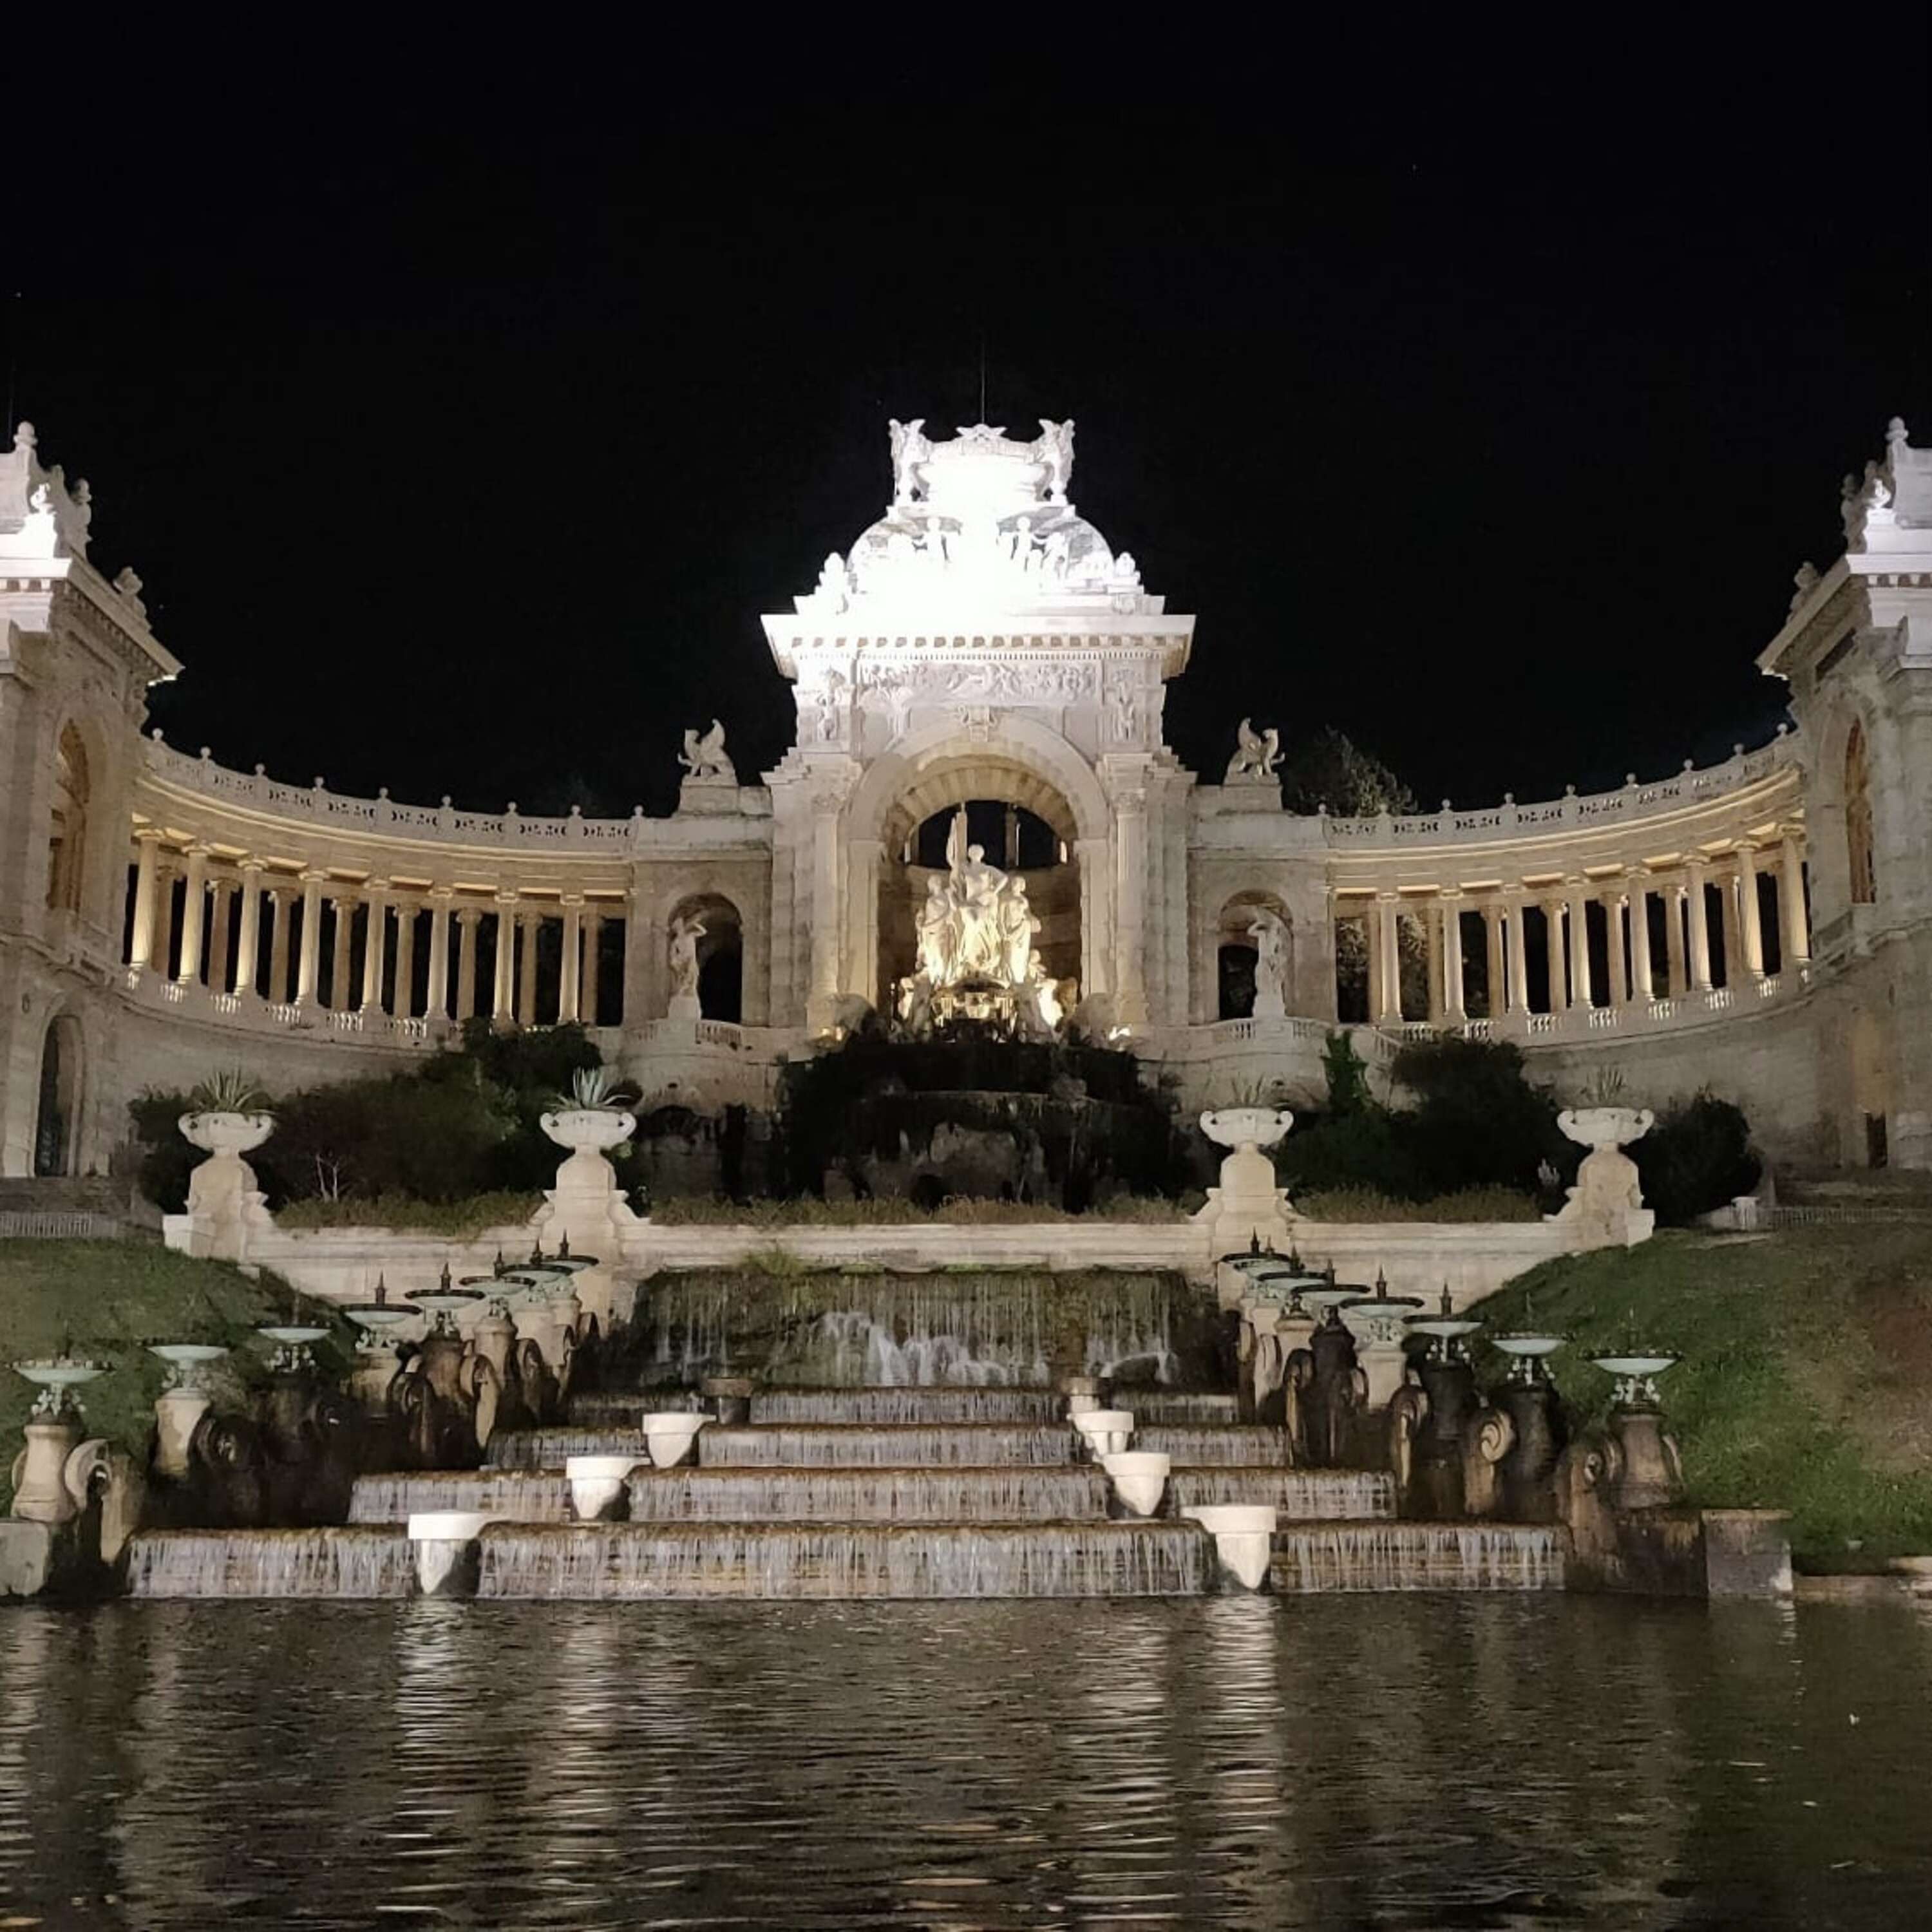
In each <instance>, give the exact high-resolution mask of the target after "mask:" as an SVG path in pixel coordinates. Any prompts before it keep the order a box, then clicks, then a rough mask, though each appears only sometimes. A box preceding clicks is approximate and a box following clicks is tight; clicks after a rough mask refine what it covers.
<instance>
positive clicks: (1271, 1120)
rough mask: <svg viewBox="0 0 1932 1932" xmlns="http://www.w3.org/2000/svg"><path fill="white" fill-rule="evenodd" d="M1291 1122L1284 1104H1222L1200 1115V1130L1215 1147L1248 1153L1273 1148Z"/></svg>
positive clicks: (1291, 1117) (1292, 1123)
mask: <svg viewBox="0 0 1932 1932" xmlns="http://www.w3.org/2000/svg"><path fill="white" fill-rule="evenodd" d="M1294 1124H1295V1116H1294V1115H1292V1114H1291V1113H1290V1112H1289V1111H1288V1109H1286V1108H1285V1107H1222V1108H1220V1109H1210V1110H1209V1111H1208V1112H1206V1113H1205V1114H1203V1115H1202V1116H1201V1131H1202V1133H1204V1134H1205V1135H1206V1136H1208V1139H1210V1140H1211V1141H1212V1142H1214V1144H1215V1145H1216V1146H1217V1147H1224V1148H1238V1149H1244V1150H1247V1151H1250V1152H1253V1151H1254V1150H1256V1148H1265V1147H1273V1146H1274V1144H1275V1142H1277V1141H1278V1140H1280V1139H1281V1138H1282V1136H1283V1135H1284V1134H1286V1133H1287V1132H1288V1130H1289V1128H1290V1127H1293V1126H1294Z"/></svg>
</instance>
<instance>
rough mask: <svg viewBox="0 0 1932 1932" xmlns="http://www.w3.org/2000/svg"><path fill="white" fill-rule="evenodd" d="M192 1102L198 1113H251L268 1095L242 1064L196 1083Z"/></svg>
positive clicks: (190, 1103)
mask: <svg viewBox="0 0 1932 1932" xmlns="http://www.w3.org/2000/svg"><path fill="white" fill-rule="evenodd" d="M187 1098H188V1105H189V1106H190V1107H192V1108H193V1109H194V1111H195V1112H196V1113H198V1114H251V1113H254V1112H256V1111H257V1109H259V1108H260V1106H262V1103H263V1102H264V1101H265V1100H266V1099H267V1098H268V1096H267V1095H266V1094H264V1093H263V1091H262V1090H261V1088H259V1087H257V1085H255V1083H254V1081H252V1080H251V1079H249V1078H248V1075H247V1074H245V1073H243V1072H242V1070H241V1068H240V1067H229V1068H228V1069H227V1070H226V1071H225V1072H223V1073H215V1074H211V1075H210V1076H208V1079H205V1080H203V1081H200V1082H197V1083H196V1086H195V1087H194V1088H193V1091H191V1092H190V1094H189V1095H188V1097H187Z"/></svg>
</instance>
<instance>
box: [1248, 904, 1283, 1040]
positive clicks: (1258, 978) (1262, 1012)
mask: <svg viewBox="0 0 1932 1932" xmlns="http://www.w3.org/2000/svg"><path fill="white" fill-rule="evenodd" d="M1248 937H1249V938H1250V939H1252V940H1253V941H1254V942H1255V1012H1254V1016H1255V1018H1256V1019H1258V1020H1278V1019H1280V1018H1281V1017H1282V1016H1283V1014H1284V1013H1286V1012H1287V1010H1288V1006H1287V999H1286V980H1287V975H1288V928H1287V927H1286V926H1284V925H1283V923H1282V922H1281V920H1280V918H1279V917H1278V916H1277V915H1276V914H1275V913H1271V912H1270V911H1269V910H1268V907H1265V906H1258V907H1256V909H1255V916H1254V918H1253V922H1251V923H1250V926H1249V927H1248Z"/></svg>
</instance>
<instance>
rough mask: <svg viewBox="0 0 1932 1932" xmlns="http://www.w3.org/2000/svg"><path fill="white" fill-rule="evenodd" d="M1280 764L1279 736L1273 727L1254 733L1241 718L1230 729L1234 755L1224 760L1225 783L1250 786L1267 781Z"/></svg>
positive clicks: (1248, 724) (1247, 722) (1252, 727)
mask: <svg viewBox="0 0 1932 1932" xmlns="http://www.w3.org/2000/svg"><path fill="white" fill-rule="evenodd" d="M1280 763H1281V733H1280V732H1279V731H1277V730H1276V729H1275V728H1274V726H1273V725H1270V726H1269V727H1268V729H1267V730H1265V731H1257V730H1256V729H1255V728H1254V726H1253V722H1252V721H1250V719H1248V718H1243V719H1242V720H1241V723H1240V724H1238V725H1237V726H1236V727H1235V755H1234V756H1233V757H1232V758H1230V759H1229V760H1228V773H1227V778H1226V783H1228V784H1238V783H1239V782H1241V781H1243V780H1244V779H1245V780H1247V781H1250V782H1252V781H1256V780H1266V779H1269V778H1273V777H1274V768H1275V766H1277V765H1278V764H1280Z"/></svg>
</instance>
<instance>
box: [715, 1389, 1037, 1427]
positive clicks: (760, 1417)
mask: <svg viewBox="0 0 1932 1932" xmlns="http://www.w3.org/2000/svg"><path fill="white" fill-rule="evenodd" d="M1066 1406H1067V1403H1066V1399H1065V1398H1064V1397H1062V1396H1060V1395H1058V1394H1055V1391H1053V1390H1052V1389H1022V1388H856V1389H853V1388H846V1389H841V1388H816V1389H809V1388H797V1389H765V1390H761V1391H760V1392H759V1393H758V1394H756V1395H754V1396H753V1397H752V1398H751V1420H752V1421H754V1422H763V1423H770V1422H851V1423H901V1422H929V1423H930V1422H1030V1423H1033V1424H1048V1423H1057V1422H1058V1421H1061V1419H1062V1415H1063V1412H1064V1410H1065V1409H1066Z"/></svg>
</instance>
